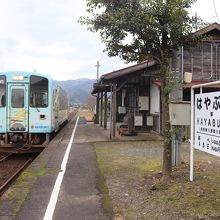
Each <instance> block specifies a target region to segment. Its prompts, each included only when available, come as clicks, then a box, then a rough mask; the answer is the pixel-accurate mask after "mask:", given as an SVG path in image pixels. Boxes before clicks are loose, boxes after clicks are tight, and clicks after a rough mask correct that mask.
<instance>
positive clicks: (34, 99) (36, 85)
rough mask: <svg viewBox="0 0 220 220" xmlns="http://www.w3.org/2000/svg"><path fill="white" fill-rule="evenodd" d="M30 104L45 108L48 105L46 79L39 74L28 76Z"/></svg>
mask: <svg viewBox="0 0 220 220" xmlns="http://www.w3.org/2000/svg"><path fill="white" fill-rule="evenodd" d="M30 106H31V107H37V108H45V107H47V106H48V79H47V78H45V77H41V76H34V75H33V76H31V78H30Z"/></svg>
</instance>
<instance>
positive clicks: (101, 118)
mask: <svg viewBox="0 0 220 220" xmlns="http://www.w3.org/2000/svg"><path fill="white" fill-rule="evenodd" d="M102 122H103V92H101V108H100V126H101V127H102V126H103V123H102Z"/></svg>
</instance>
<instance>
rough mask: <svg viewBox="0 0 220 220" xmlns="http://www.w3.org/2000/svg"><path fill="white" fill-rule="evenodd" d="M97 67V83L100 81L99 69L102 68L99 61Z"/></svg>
mask: <svg viewBox="0 0 220 220" xmlns="http://www.w3.org/2000/svg"><path fill="white" fill-rule="evenodd" d="M95 66H96V67H97V82H98V81H99V67H100V66H101V65H100V64H99V61H97V64H96V65H95Z"/></svg>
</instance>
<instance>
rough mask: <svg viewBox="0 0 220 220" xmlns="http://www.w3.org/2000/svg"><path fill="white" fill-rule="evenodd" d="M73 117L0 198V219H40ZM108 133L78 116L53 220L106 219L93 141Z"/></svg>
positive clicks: (144, 137)
mask: <svg viewBox="0 0 220 220" xmlns="http://www.w3.org/2000/svg"><path fill="white" fill-rule="evenodd" d="M74 125H75V120H72V122H71V123H68V124H67V126H66V127H65V128H64V129H63V130H62V131H61V132H60V133H59V134H58V135H57V137H56V138H55V139H54V140H52V142H50V144H49V145H48V146H47V148H46V149H45V150H44V151H43V152H42V153H41V154H40V155H39V156H38V158H37V159H36V160H35V161H34V162H33V163H32V164H31V166H30V167H29V168H28V169H27V171H26V174H25V175H23V176H22V179H20V180H19V181H17V182H16V183H15V184H14V185H13V186H12V187H11V188H10V189H9V190H8V191H7V192H6V193H5V194H4V195H3V196H2V197H1V198H0V220H11V219H16V220H24V219H25V220H39V219H43V218H44V214H45V211H46V209H47V205H48V203H49V200H50V196H51V192H52V190H53V187H54V184H55V181H56V178H57V175H58V174H59V172H60V167H61V163H62V160H63V156H64V154H65V151H66V148H67V146H68V143H69V139H70V137H71V134H72V131H73V129H74ZM109 134H110V132H109V129H108V130H104V129H103V127H100V126H99V125H95V124H87V123H86V121H85V120H84V119H83V118H80V119H79V122H78V126H77V129H76V133H75V137H74V141H73V144H72V148H71V150H70V154H69V159H68V163H67V168H66V172H65V175H64V178H63V181H62V185H61V188H60V192H59V196H58V201H57V203H56V207H55V211H54V214H53V219H54V220H60V219H65V220H108V219H109V217H108V216H107V215H106V213H105V212H104V209H103V207H102V203H101V195H100V193H99V191H98V189H97V187H96V177H97V166H96V155H95V152H94V149H93V147H92V143H93V142H99V141H110V139H109V137H110V135H109ZM152 136H153V135H152V134H140V135H139V136H128V137H126V136H119V135H116V137H115V138H114V140H115V141H126V140H129V141H132V140H149V138H152Z"/></svg>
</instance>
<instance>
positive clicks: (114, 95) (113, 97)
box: [112, 84, 117, 137]
mask: <svg viewBox="0 0 220 220" xmlns="http://www.w3.org/2000/svg"><path fill="white" fill-rule="evenodd" d="M116 88H117V87H116V84H113V94H112V136H113V137H115V133H116V104H117V103H116V99H117V91H116Z"/></svg>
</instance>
